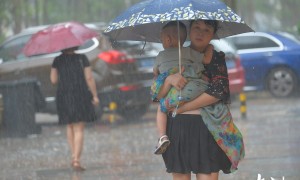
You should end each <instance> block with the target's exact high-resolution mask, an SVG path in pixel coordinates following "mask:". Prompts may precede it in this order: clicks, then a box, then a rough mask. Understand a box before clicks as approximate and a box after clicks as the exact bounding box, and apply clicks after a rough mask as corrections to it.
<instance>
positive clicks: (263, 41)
mask: <svg viewBox="0 0 300 180" xmlns="http://www.w3.org/2000/svg"><path fill="white" fill-rule="evenodd" d="M228 40H229V41H231V42H232V43H233V44H234V45H235V46H236V48H237V49H239V50H241V49H255V48H270V47H280V46H279V45H278V44H277V43H276V42H274V41H273V40H271V39H269V38H267V37H262V36H241V37H232V38H228Z"/></svg>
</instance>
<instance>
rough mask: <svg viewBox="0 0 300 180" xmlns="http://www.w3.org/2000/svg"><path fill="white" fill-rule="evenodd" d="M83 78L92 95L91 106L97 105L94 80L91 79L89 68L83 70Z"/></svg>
mask: <svg viewBox="0 0 300 180" xmlns="http://www.w3.org/2000/svg"><path fill="white" fill-rule="evenodd" d="M84 76H85V80H86V83H87V85H88V87H89V89H90V91H91V93H92V95H93V104H94V105H97V104H99V99H98V94H97V89H96V83H95V79H94V77H93V74H92V69H91V67H90V66H88V67H85V68H84Z"/></svg>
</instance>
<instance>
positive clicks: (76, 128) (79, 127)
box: [73, 122, 84, 161]
mask: <svg viewBox="0 0 300 180" xmlns="http://www.w3.org/2000/svg"><path fill="white" fill-rule="evenodd" d="M83 130H84V122H78V123H74V124H73V133H74V141H73V142H74V161H80V156H81V152H82V147H83V134H84V132H83Z"/></svg>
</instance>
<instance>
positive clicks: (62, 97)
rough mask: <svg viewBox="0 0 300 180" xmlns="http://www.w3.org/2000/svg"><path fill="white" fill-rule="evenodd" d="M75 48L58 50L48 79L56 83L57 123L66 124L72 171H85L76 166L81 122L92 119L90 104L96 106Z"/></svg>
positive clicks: (87, 71)
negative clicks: (58, 52)
mask: <svg viewBox="0 0 300 180" xmlns="http://www.w3.org/2000/svg"><path fill="white" fill-rule="evenodd" d="M75 50H77V47H74V48H69V49H65V50H62V54H61V55H59V56H58V57H56V58H55V59H54V61H53V64H52V68H51V72H50V79H51V82H52V83H53V84H57V91H56V105H57V113H58V117H59V124H62V125H67V138H68V143H69V146H70V149H71V153H72V163H71V165H72V167H73V169H74V170H77V171H83V170H85V169H84V168H83V167H82V166H81V164H80V156H81V152H82V146H83V136H84V131H83V130H84V126H85V122H92V121H95V120H96V116H95V111H94V107H93V105H98V104H99V99H98V95H97V90H96V84H95V80H94V78H93V75H92V70H91V67H90V64H89V61H88V59H87V57H86V56H85V55H82V54H76V53H74V51H75Z"/></svg>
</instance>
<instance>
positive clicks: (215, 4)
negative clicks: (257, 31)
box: [104, 0, 253, 42]
mask: <svg viewBox="0 0 300 180" xmlns="http://www.w3.org/2000/svg"><path fill="white" fill-rule="evenodd" d="M197 19H203V20H217V21H219V29H218V32H217V34H216V36H215V37H214V38H215V39H220V38H223V37H227V36H231V35H235V34H241V33H245V32H251V31H253V30H252V29H251V28H250V27H249V26H248V25H247V24H245V22H244V21H243V20H242V19H241V17H239V16H238V15H237V14H236V13H235V12H234V11H233V10H232V9H231V8H230V7H228V6H227V5H226V4H224V3H223V2H221V1H219V0H145V1H142V2H140V3H137V4H135V5H133V6H132V7H130V8H129V9H128V10H126V11H125V12H124V13H122V14H121V15H119V16H118V17H117V18H115V19H114V20H113V21H112V22H111V23H110V25H109V26H108V27H107V29H105V31H104V33H105V34H107V35H109V36H110V37H111V38H112V39H114V40H134V41H148V42H160V40H159V37H160V31H161V29H162V27H163V26H164V25H165V24H166V23H168V22H169V21H182V22H183V23H185V24H186V25H187V27H189V26H188V24H189V21H190V20H197Z"/></svg>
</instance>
